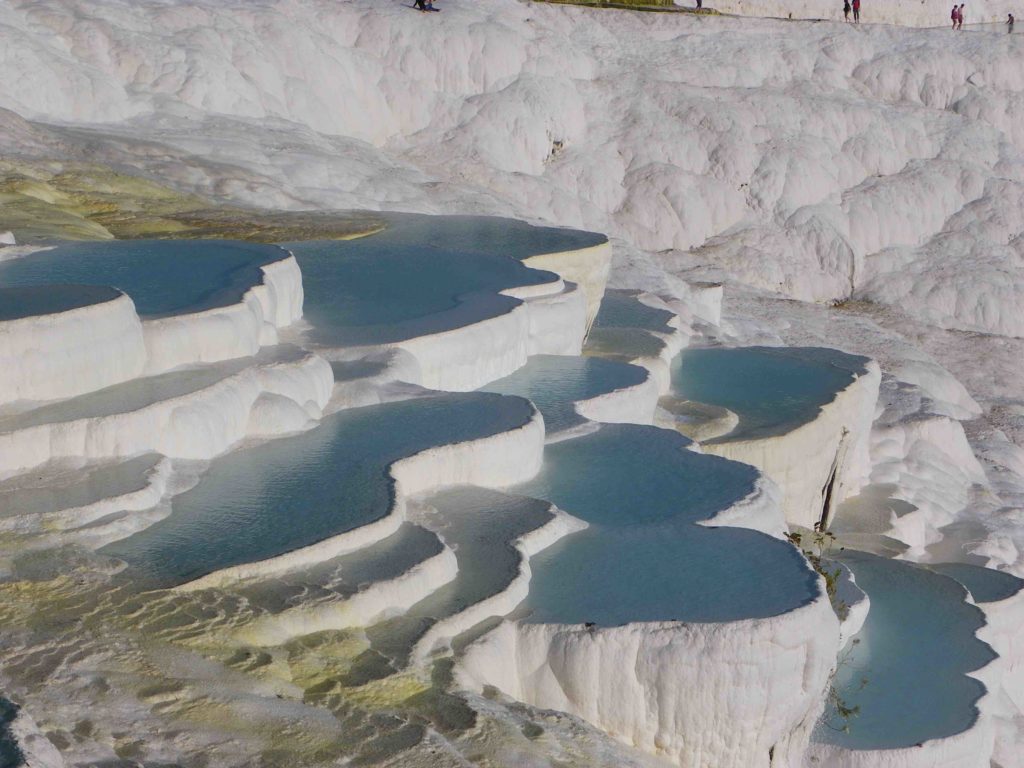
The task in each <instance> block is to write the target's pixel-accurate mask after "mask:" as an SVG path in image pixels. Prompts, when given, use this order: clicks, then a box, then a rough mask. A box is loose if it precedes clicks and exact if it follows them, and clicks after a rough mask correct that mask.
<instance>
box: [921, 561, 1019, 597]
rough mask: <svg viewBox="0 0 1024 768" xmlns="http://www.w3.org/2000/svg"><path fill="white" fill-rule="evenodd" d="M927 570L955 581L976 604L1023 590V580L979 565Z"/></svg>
mask: <svg viewBox="0 0 1024 768" xmlns="http://www.w3.org/2000/svg"><path fill="white" fill-rule="evenodd" d="M928 568H930V569H931V570H933V571H935V572H936V573H941V574H942V575H943V576H948V577H949V578H951V579H956V580H957V581H959V582H960V583H961V584H963V585H964V586H965V587H967V591H968V592H970V593H971V597H973V598H974V602H976V603H995V602H998V601H1000V600H1006V599H1007V598H1010V597H1013V596H1014V595H1016V594H1017V593H1018V592H1020V590H1021V589H1022V588H1024V579H1018V578H1017V577H1016V576H1014V575H1013V574H1011V573H1003V572H1002V571H994V570H992V569H991V568H983V567H982V566H980V565H967V564H966V563H941V564H939V565H929V566H928Z"/></svg>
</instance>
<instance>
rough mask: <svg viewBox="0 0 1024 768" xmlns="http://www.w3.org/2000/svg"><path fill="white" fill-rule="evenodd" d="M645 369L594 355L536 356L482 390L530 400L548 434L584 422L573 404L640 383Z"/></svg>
mask: <svg viewBox="0 0 1024 768" xmlns="http://www.w3.org/2000/svg"><path fill="white" fill-rule="evenodd" d="M647 375H648V374H647V371H645V370H644V369H643V368H639V367H637V366H635V365H627V364H625V363H619V362H614V361H611V360H602V359H600V358H596V357H568V356H562V355H537V356H536V357H531V358H530V359H529V361H528V362H527V364H526V365H525V366H523V367H522V368H520V369H519V370H518V371H516V372H515V373H513V374H511V375H510V376H506V377H505V378H503V379H499V380H498V381H495V382H493V383H491V384H488V385H487V386H486V387H484V388H483V389H484V390H485V391H487V392H498V393H500V394H503V395H519V396H520V397H525V398H527V399H528V400H531V401H532V402H533V403H534V404H535V405H536V406H537V409H538V410H539V411H540V412H541V413H542V414H543V415H544V426H545V428H546V430H547V432H548V434H552V433H555V432H560V431H562V430H565V429H568V428H569V427H574V426H577V425H579V424H582V423H584V422H585V421H586V419H584V418H583V417H582V416H580V415H579V414H578V413H576V409H575V407H574V404H575V403H577V402H579V401H581V400H588V399H590V398H592V397H597V396H598V395H603V394H606V393H608V392H614V391H615V390H618V389H625V388H626V387H634V386H638V385H640V384H643V383H644V381H646V380H647Z"/></svg>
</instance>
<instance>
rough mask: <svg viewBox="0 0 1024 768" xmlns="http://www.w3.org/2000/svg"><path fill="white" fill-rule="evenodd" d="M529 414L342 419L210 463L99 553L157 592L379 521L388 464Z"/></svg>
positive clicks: (496, 410) (426, 406) (507, 409)
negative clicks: (142, 524)
mask: <svg viewBox="0 0 1024 768" xmlns="http://www.w3.org/2000/svg"><path fill="white" fill-rule="evenodd" d="M532 413H533V409H532V407H531V406H530V404H529V403H528V402H527V401H525V400H522V399H520V398H512V397H502V396H500V395H492V394H486V393H470V394H459V395H440V396H436V397H426V398H418V399H414V400H407V401H403V402H398V403H389V404H386V405H378V406H371V407H368V408H359V409H354V410H348V411H342V412H340V413H337V414H334V415H333V416H330V417H328V418H326V419H325V420H324V421H323V423H322V424H321V425H320V426H318V427H317V428H315V429H313V430H311V431H309V432H306V433H304V434H302V435H298V436H295V437H289V438H282V439H278V440H274V441H271V442H269V443H266V444H264V445H260V446H257V447H255V448H251V449H248V450H240V451H235V452H233V453H230V454H227V455H225V456H223V457H221V458H219V459H217V460H215V461H214V462H213V463H212V464H211V466H210V469H209V471H208V472H207V473H206V474H205V475H204V476H203V479H202V480H201V481H200V483H199V484H198V485H197V486H196V487H195V488H193V489H192V490H191V491H188V492H187V493H184V494H182V495H181V496H178V497H176V498H175V500H174V504H173V512H172V514H171V515H170V516H169V517H167V518H166V519H164V520H162V521H160V522H159V523H157V524H155V525H153V526H152V527H150V528H147V529H146V530H145V531H142V532H141V533H138V534H136V535H134V536H132V537H130V538H128V539H125V540H124V541H120V542H116V543H114V544H112V545H110V546H108V547H106V548H104V549H103V550H101V551H103V552H104V553H106V554H109V555H113V556H115V557H119V558H122V559H123V560H126V561H127V562H128V563H129V564H130V565H131V566H132V567H133V568H134V569H135V570H136V572H137V573H138V574H140V575H141V576H142V577H143V578H145V579H147V580H151V581H152V582H153V583H154V584H157V585H163V586H169V585H174V584H181V583H184V582H186V581H191V580H193V579H196V578H199V577H200V576H203V575H205V574H208V573H211V572H213V571H217V570H220V569H222V568H227V567H230V566H233V565H238V564H240V563H247V562H253V561H257V560H263V559H266V558H270V557H274V556H277V555H281V554H284V553H286V552H289V551H291V550H294V549H299V548H301V547H305V546H308V545H311V544H315V543H317V542H319V541H323V540H324V539H327V538H330V537H331V536H335V535H337V534H340V533H344V532H346V531H351V530H353V529H355V528H358V527H360V526H363V525H366V524H367V523H371V522H373V521H375V520H379V519H380V518H382V517H383V516H384V515H386V514H387V513H388V511H389V509H390V506H391V500H392V494H393V489H392V483H391V481H390V480H389V479H388V477H387V474H386V471H387V467H388V465H390V464H391V463H393V462H394V461H396V460H398V459H400V458H403V457H406V456H411V455H413V454H415V453H418V452H420V451H422V450H425V449H427V448H430V447H432V446H435V445H444V444H448V443H454V442H460V441H465V440H472V439H477V438H482V437H486V436H489V435H493V434H497V433H499V432H503V431H507V430H510V429H514V428H516V427H519V426H521V425H523V424H525V423H527V422H528V421H529V420H530V418H531V414H532Z"/></svg>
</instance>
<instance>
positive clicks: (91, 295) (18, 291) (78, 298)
mask: <svg viewBox="0 0 1024 768" xmlns="http://www.w3.org/2000/svg"><path fill="white" fill-rule="evenodd" d="M119 295H120V294H119V293H118V292H117V291H115V290H114V289H113V288H110V287H107V286H101V285H25V286H17V287H4V286H0V320H19V319H21V318H23V317H33V316H35V315H50V314H54V313H57V312H68V311H70V310H72V309H79V308H81V307H88V306H90V305H92V304H103V303H105V302H108V301H113V300H114V299H116V298H117V297H118V296H119Z"/></svg>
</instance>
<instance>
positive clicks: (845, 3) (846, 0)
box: [843, 0, 850, 21]
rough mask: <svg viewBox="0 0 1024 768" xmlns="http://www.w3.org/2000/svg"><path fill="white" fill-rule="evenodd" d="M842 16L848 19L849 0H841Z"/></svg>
mask: <svg viewBox="0 0 1024 768" xmlns="http://www.w3.org/2000/svg"><path fill="white" fill-rule="evenodd" d="M843 18H844V19H846V20H847V21H849V20H850V0H843Z"/></svg>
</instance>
